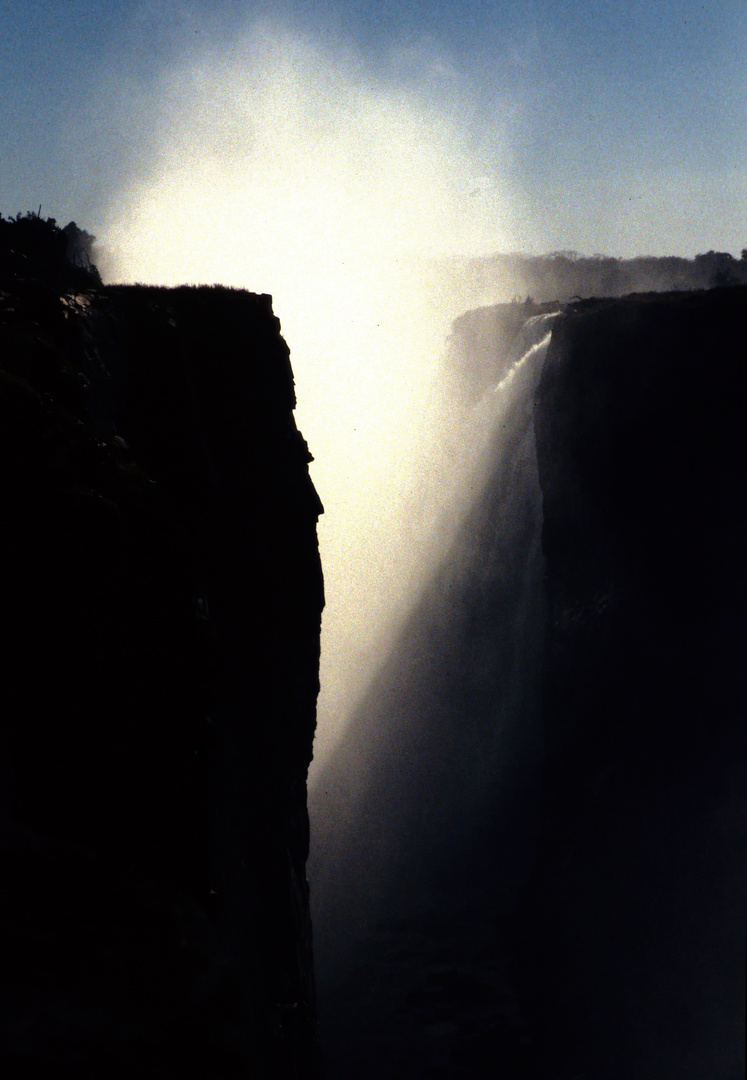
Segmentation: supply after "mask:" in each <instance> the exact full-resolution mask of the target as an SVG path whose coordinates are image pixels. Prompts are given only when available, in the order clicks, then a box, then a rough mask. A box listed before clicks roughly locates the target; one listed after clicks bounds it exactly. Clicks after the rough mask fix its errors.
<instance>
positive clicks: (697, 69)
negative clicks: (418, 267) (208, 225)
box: [0, 0, 747, 255]
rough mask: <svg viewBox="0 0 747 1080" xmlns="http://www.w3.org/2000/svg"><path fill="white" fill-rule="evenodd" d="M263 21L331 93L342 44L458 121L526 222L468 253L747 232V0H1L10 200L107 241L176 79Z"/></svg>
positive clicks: (663, 244) (684, 250)
mask: <svg viewBox="0 0 747 1080" xmlns="http://www.w3.org/2000/svg"><path fill="white" fill-rule="evenodd" d="M257 24H260V25H261V26H263V28H264V30H265V31H266V32H269V33H270V34H271V35H272V33H273V32H274V30H275V29H276V28H282V30H283V32H284V33H285V34H289V35H291V37H292V38H294V39H296V38H299V39H302V40H304V41H305V42H306V43H307V45H309V44H310V46H311V47H313V48H314V49H317V50H322V52H323V57H322V58H321V59H320V58H319V56H318V55H317V57H316V60H317V62H318V64H319V69H318V80H319V83H320V85H321V86H322V87H324V85H325V83H326V84H328V89H327V92H328V94H329V96H330V97H331V98H333V97H334V95H335V92H336V81H335V77H334V66H335V63H336V58H337V57H339V58H341V61H342V63H343V64H344V66H345V79H346V85H348V86H349V85H350V84H351V83H352V84H355V82H356V80H358V83H359V86H360V87H361V88H365V87H366V86H367V84H368V83H371V84H373V83H375V84H376V85H377V87H379V88H381V87H382V86H384V87H392V88H396V93H397V94H405V95H407V94H410V95H415V96H414V98H412V99H411V101H410V106H411V107H417V101H423V102H425V104H426V105H428V104H430V105H434V106H437V108H438V109H439V115H440V116H441V117H443V116H446V117H447V118H448V123H449V124H454V125H456V126H457V127H458V129H459V131H460V133H461V135H462V136H463V137H464V140H466V142H465V144H464V145H466V143H468V144H469V153H470V154H471V158H470V160H471V163H472V168H471V169H468V170H467V171H468V172H473V173H475V174H476V175H469V176H465V177H464V184H465V185H466V187H468V188H469V192H468V194H469V195H470V196H471V197H472V200H473V203H474V204H475V206H476V207H477V208H478V213H480V212H481V213H482V214H483V217H484V218H487V217H489V215H490V212H491V211H492V209H493V208H492V207H491V206H490V205H488V207H487V209H486V207H485V206H484V205H482V204H484V196H485V195H486V193H488V194H490V192H491V191H492V192H495V190H496V187H497V188H498V189H500V191H501V193H502V197H503V200H504V201H503V204H502V205H503V206H504V217H506V216H508V217H510V218H511V221H510V224H508V225H507V223H506V221H505V220H504V221H502V222H501V223H500V224H496V227H495V242H494V243H493V242H492V238H491V234H490V226H489V223H488V222H487V221H485V222H484V223H483V224H482V225H481V227H480V230H479V232H480V237H479V241H475V242H473V241H474V238H473V241H467V242H466V244H467V246H473V247H478V248H481V249H483V250H484V249H491V248H492V249H500V248H505V247H506V246H512V247H526V248H528V249H530V250H554V249H559V248H574V249H577V250H580V251H583V252H586V253H589V254H591V253H593V252H595V251H606V252H609V253H611V254H621V255H625V254H634V253H673V252H676V253H681V254H690V255H691V254H693V253H695V251H699V250H707V249H708V248H711V247H715V248H717V249H723V250H731V251H733V252H735V253H738V252H739V250H740V248H741V247H742V246H744V245H745V244H747V5H746V4H745V3H744V0H721V2H718V0H711V2H710V3H696V2H694V0H680V2H679V3H677V4H672V3H671V0H626V2H624V3H623V2H622V0H614V2H613V0H534V2H532V0H513V2H511V0H505V2H501V3H499V2H489V0H431V2H428V3H424V2H421V3H408V2H407V0H396V2H395V0H379V2H378V3H371V2H368V0H346V2H344V3H343V2H342V0H315V2H313V3H312V2H311V0H297V2H295V3H294V2H289V3H286V4H282V3H281V4H278V3H272V4H269V3H266V4H263V3H251V2H243V3H239V2H238V0H210V2H209V3H207V2H205V3H200V2H197V3H174V2H172V0H150V2H133V0H0V50H1V53H0V55H1V57H2V59H1V60H0V71H2V84H3V85H2V93H0V114H1V115H2V131H3V154H2V156H1V157H0V211H1V212H3V213H5V214H9V213H14V212H16V211H18V210H25V209H28V208H32V207H33V208H36V207H38V205H39V204H41V205H42V208H43V212H44V213H46V214H49V215H52V216H55V217H57V218H59V219H60V220H65V221H66V220H68V219H70V218H75V219H76V220H77V221H78V222H79V223H81V224H83V225H84V226H85V227H87V228H89V229H90V230H91V231H94V232H96V233H98V234H99V235H101V234H102V233H103V234H105V233H106V229H107V223H108V222H109V221H110V219H111V215H112V209H111V203H112V200H117V199H118V198H119V194H120V191H121V190H122V189H123V188H124V187H127V186H128V185H131V183H132V180H133V177H134V176H136V175H137V176H142V171H143V167H144V159H145V160H147V159H148V158H151V159H152V158H153V157H154V156H155V155H156V154H157V153H158V152H159V151H160V149H161V144H162V143H163V140H164V138H167V137H168V134H169V131H170V127H169V120H168V119H165V111H164V110H165V105H164V102H165V101H168V102H170V103H171V104H172V105H173V103H174V101H173V98H174V95H175V94H176V92H177V91H175V89H174V86H173V84H170V82H169V80H170V79H171V78H172V73H173V72H174V71H175V70H181V71H184V70H185V68H188V67H189V66H190V64H192V63H193V62H194V63H195V64H197V65H203V66H204V65H205V64H206V63H207V60H206V57H210V58H211V63H212V64H213V68H212V70H213V78H214V75H215V70H216V67H215V65H218V70H220V64H221V62H222V60H221V58H222V57H226V56H229V57H232V61H231V62H232V63H233V65H234V72H235V66H236V63H239V62H241V58H239V57H237V54H236V52H235V50H236V42H237V41H239V40H242V39H244V38H245V36H246V34H247V32H248V31H249V30H251V29H252V28H253V27H256V26H257ZM243 59H244V62H246V63H250V62H251V56H247V55H246V53H245V54H244V57H243ZM292 68H293V63H292V58H291V63H290V69H291V70H290V71H289V70H288V69H285V71H284V73H283V74H282V75H281V77H285V78H288V77H290V78H292V75H293V72H292ZM255 89H256V88H255ZM338 89H339V88H338ZM212 92H217V93H218V94H220V92H221V88H220V86H217V87H216V85H215V81H214V82H213V90H212ZM169 95H171V97H169ZM413 101H414V102H415V105H413ZM179 108H182V106H179ZM181 117H182V122H183V110H182V113H181ZM434 122H435V123H436V124H438V122H439V121H438V120H436V121H434ZM308 128H309V130H310V131H311V130H312V129H313V117H312V118H311V119H310V120H309V121H308ZM232 138H233V139H234V140H236V139H240V132H238V133H237V132H234V133H233V135H232ZM412 138H413V139H416V136H412ZM185 142H186V143H189V139H186V140H185V139H184V138H182V140H181V142H180V147H181V152H182V153H183V154H189V153H190V152H194V153H197V154H199V152H200V148H199V146H189V145H185ZM447 144H448V139H445V140H441V141H440V142H438V148H439V152H442V151H443V149H444V146H445V145H447ZM464 145H463V146H462V151H463V150H464ZM460 152H461V151H460ZM328 182H329V181H328ZM224 195H225V198H226V200H227V201H229V202H230V201H231V193H230V192H225V193H224ZM215 197H216V199H217V200H220V197H221V196H220V194H219V193H218V192H216V194H215ZM481 200H482V202H481ZM506 202H507V203H508V204H509V205H508V208H506Z"/></svg>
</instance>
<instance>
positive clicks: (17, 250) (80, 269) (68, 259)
mask: <svg viewBox="0 0 747 1080" xmlns="http://www.w3.org/2000/svg"><path fill="white" fill-rule="evenodd" d="M95 239H96V238H95V237H94V236H91V234H90V233H88V232H86V231H85V229H80V228H78V226H77V225H76V224H75V222H74V221H71V222H70V223H69V224H68V225H65V227H64V228H61V227H60V226H59V225H58V224H57V222H56V221H55V219H54V218H43V217H42V216H41V208H40V210H39V212H34V211H31V210H30V211H27V213H25V214H16V216H15V217H9V218H5V217H3V216H2V214H0V281H2V280H3V279H4V280H6V281H7V280H8V279H10V280H15V281H18V280H24V279H25V280H39V281H45V282H49V283H50V284H54V285H55V286H60V287H62V288H70V289H86V288H91V287H93V286H96V285H100V284H101V276H100V274H99V272H98V270H97V268H96V266H95V264H94V262H93V259H92V255H93V245H94V241H95Z"/></svg>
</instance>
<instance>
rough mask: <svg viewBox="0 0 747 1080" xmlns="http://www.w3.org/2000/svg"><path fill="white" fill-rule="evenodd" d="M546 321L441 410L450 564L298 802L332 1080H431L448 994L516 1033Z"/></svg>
mask: <svg viewBox="0 0 747 1080" xmlns="http://www.w3.org/2000/svg"><path fill="white" fill-rule="evenodd" d="M553 317H554V316H553V315H551V314H545V315H539V316H535V317H534V318H532V319H530V320H528V322H527V323H526V324H525V325H524V327H523V329H522V330H521V332H520V334H519V335H518V337H517V339H516V341H515V343H514V346H513V349H512V352H511V355H510V356H509V358H508V363H507V364H506V366H505V368H504V370H506V374H505V375H504V376H503V377H502V378H501V380H500V382H498V383H497V384H496V385H493V386H490V387H489V388H488V389H487V390H486V391H485V393H484V394H483V395H482V397H481V399H480V400H479V401H478V402H477V403H476V404H474V405H459V404H458V403H456V402H455V403H454V409H455V410H459V416H460V420H459V425H458V439H457V442H458V444H459V447H460V448H461V452H462V459H461V461H460V462H459V465H458V467H455V470H454V473H453V477H454V479H453V480H452V485H451V489H450V490H449V492H448V495H449V500H450V502H451V503H452V506H443V507H442V510H441V515H440V522H441V524H440V526H439V527H440V528H441V529H442V530H445V529H447V525H446V524H445V523H446V522H448V521H450V522H452V532H451V535H450V539H449V543H448V549H447V550H445V551H444V553H443V555H442V557H441V559H440V562H439V564H438V565H437V566H436V567H435V569H434V570H433V571H432V573H431V576H430V580H429V581H428V583H427V584H426V586H425V587H424V589H423V590H422V593H421V595H420V598H419V600H418V602H417V603H416V604H415V605H414V607H413V609H412V610H411V612H410V614H409V616H408V617H407V619H406V621H405V623H404V625H402V626H400V628H399V630H398V633H397V636H396V638H395V639H394V640H392V641H391V642H390V643H389V649H388V655H387V658H386V659H385V661H384V662H383V663H382V665H381V667H380V668H379V670H378V672H377V673H376V675H375V677H374V679H373V680H372V682H371V684H370V685H369V687H368V690H367V692H366V694H365V695H364V697H363V698H362V700H361V701H360V702H359V704H358V706H357V709H356V711H355V714H354V716H353V717H352V719H351V721H350V723H349V726H348V728H347V733H346V736H345V737H344V739H343V740H342V742H341V744H340V746H339V747H338V749H337V752H336V754H335V755H334V757H333V759H332V760H331V762H330V763H329V764H328V765H327V766H326V767H325V769H324V770H323V771H322V773H321V775H320V776H319V778H318V779H317V782H316V783H315V785H314V787H313V789H312V791H311V797H310V812H311V816H312V857H311V861H310V865H309V878H310V882H311V888H312V906H313V918H314V925H315V941H316V945H315V948H316V964H317V981H318V986H319V997H320V1013H321V1023H322V1030H323V1033H324V1031H325V1029H326V1031H327V1034H328V1038H327V1040H326V1042H327V1047H328V1054H329V1055H331V1060H330V1062H329V1068H330V1076H331V1077H332V1078H333V1080H334V1078H335V1077H337V1076H339V1077H343V1076H345V1075H356V1076H359V1077H364V1076H370V1077H371V1078H372V1080H373V1078H374V1077H379V1076H382V1077H383V1076H384V1075H386V1076H387V1077H396V1076H399V1075H402V1076H407V1075H420V1074H421V1072H423V1074H424V1073H425V1071H427V1069H429V1068H431V1067H432V1066H433V1063H434V1062H436V1061H438V1060H439V1058H440V1057H441V1055H442V1054H443V1052H444V1046H442V1045H441V1043H442V1039H441V1036H439V1034H438V1031H439V1029H438V1025H437V1024H436V1025H435V1027H434V1020H435V1018H436V1017H437V1016H438V1015H442V1014H443V1015H446V1013H445V1012H444V1009H445V1007H446V1006H447V1005H448V1009H447V1011H448V1014H449V1016H450V1017H451V1019H450V1020H449V1024H450V1025H452V1026H453V1025H455V1024H456V1026H457V1027H458V1026H459V1024H460V1017H461V1015H462V1012H463V1011H464V1001H462V1000H461V998H460V994H461V995H462V997H464V995H466V998H465V1000H466V999H471V998H470V995H471V997H473V998H475V1000H477V999H479V1000H480V1001H482V1002H483V1004H482V1006H481V1008H482V1009H483V1012H485V1010H487V1011H488V1012H490V1011H491V1010H493V1011H494V1012H495V1016H483V1018H482V1020H481V1021H480V1026H481V1027H483V1028H484V1027H486V1025H487V1027H492V1028H495V1026H496V1024H498V1027H500V1028H504V1027H505V1026H506V1024H510V1023H511V1022H512V1021H511V1007H510V1003H509V1004H507V1001H508V996H507V991H506V989H505V987H506V980H505V974H504V971H503V964H504V960H503V951H502V944H501V940H500V934H498V935H497V936H496V933H497V932H496V921H497V920H500V918H501V917H503V916H505V915H506V914H507V912H508V911H509V910H510V908H511V906H512V903H513V902H514V900H515V896H516V892H517V890H518V888H519V887H520V886H521V883H522V881H523V877H524V875H525V873H526V872H527V870H528V867H529V863H530V859H531V855H532V850H533V843H534V837H535V831H536V827H537V815H538V788H539V779H538V770H539V762H540V757H541V735H540V725H539V715H538V704H539V702H538V693H539V684H540V664H541V659H542V647H543V627H544V606H543V595H542V570H543V564H542V554H541V526H542V501H541V494H540V490H539V483H538V478H537V466H536V455H535V450H534V432H533V425H532V411H533V399H534V391H535V388H536V384H537V380H538V378H539V374H540V372H541V368H542V361H543V359H544V356H545V352H546V350H547V345H548V343H549V340H550V334H551V325H552V319H553ZM438 434H439V433H438V432H435V433H434V436H435V438H436V439H437V438H438ZM441 488H442V489H443V484H442V485H441ZM457 489H459V490H457ZM454 506H457V507H458V513H457V516H458V521H457V522H456V523H454V511H453V507H454ZM434 520H439V519H438V515H436V517H435V518H434ZM465 980H466V982H465ZM459 987H461V990H460V989H459ZM470 988H471V989H470ZM455 995H456V996H455ZM439 1010H441V1012H439ZM434 1032H435V1034H434ZM451 1034H452V1038H451V1042H450V1043H449V1046H450V1047H451V1049H450V1050H449V1052H450V1053H451V1052H456V1050H455V1043H454V1038H453V1035H454V1032H452V1033H451ZM458 1041H459V1039H458V1038H457V1042H458ZM460 1053H462V1054H464V1053H466V1054H467V1056H469V1048H468V1047H466V1048H465V1047H464V1046H462V1047H461V1051H460ZM385 1063H386V1064H385Z"/></svg>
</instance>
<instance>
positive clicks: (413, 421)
mask: <svg viewBox="0 0 747 1080" xmlns="http://www.w3.org/2000/svg"><path fill="white" fill-rule="evenodd" d="M390 69H391V70H390V71H389V72H388V73H387V74H386V75H382V74H381V73H380V72H379V73H374V72H372V71H371V70H369V69H368V68H367V67H366V65H364V63H363V62H362V60H361V58H360V57H359V56H358V55H357V54H356V53H355V52H354V51H353V50H351V49H347V48H342V47H340V46H339V45H337V46H336V47H335V49H334V50H332V49H330V48H329V47H326V46H324V45H322V44H320V43H319V42H315V41H312V40H311V39H309V38H308V37H304V36H302V35H300V34H298V33H293V32H290V31H289V30H287V29H279V28H277V27H268V26H258V25H255V26H253V27H251V28H249V29H247V30H246V31H245V33H243V35H241V36H240V37H239V38H238V39H234V40H233V41H232V43H231V44H230V45H227V44H226V45H222V46H216V45H213V46H211V47H210V48H204V49H203V50H202V51H201V53H200V55H199V56H195V55H194V53H192V54H190V56H189V58H185V59H183V60H182V61H181V62H178V63H174V64H173V66H171V67H170V69H169V71H168V72H167V73H166V74H164V75H163V76H162V77H161V78H160V80H158V81H157V83H156V85H154V86H153V87H151V88H150V91H149V92H145V91H144V90H143V89H142V88H140V90H139V91H138V93H136V94H134V96H133V99H134V100H136V101H137V102H139V104H137V105H136V106H135V107H136V108H137V109H140V110H141V111H142V117H141V120H142V126H143V130H144V131H147V136H144V138H145V139H146V147H147V149H148V153H147V155H146V157H145V158H142V156H141V158H140V159H139V160H138V161H137V163H133V164H132V166H131V168H130V170H129V172H128V177H127V180H126V181H125V182H124V183H123V184H122V185H121V188H120V190H118V191H117V192H116V193H115V197H113V198H112V200H111V202H110V206H109V210H108V214H107V221H106V226H105V228H104V229H103V230H100V231H101V232H102V233H103V241H104V245H103V246H104V251H103V253H102V258H101V259H100V262H101V263H102V266H103V271H104V274H105V276H106V277H107V278H108V279H109V280H118V281H147V282H153V283H158V284H166V285H172V284H177V283H182V282H185V281H188V282H189V281H191V282H216V283H221V284H226V285H234V286H239V287H242V288H247V289H249V290H253V291H257V292H268V293H271V294H272V296H273V303H274V310H275V312H276V314H277V315H278V316H279V318H280V320H281V324H282V329H283V333H284V335H285V337H286V339H287V341H288V343H289V345H290V347H291V353H292V355H291V359H292V363H293V368H294V373H295V377H296V386H297V396H298V409H297V413H296V416H297V421H298V425H299V427H300V429H301V430H302V432H303V434H304V435H305V437H306V438H307V440H308V442H309V444H310V447H311V451H312V453H313V455H314V458H315V462H314V464H313V466H312V475H313V479H314V481H315V484H316V486H317V488H318V490H319V493H320V495H321V498H322V501H323V503H324V505H325V510H326V512H325V515H324V517H323V519H322V521H321V523H320V545H321V551H322V560H323V566H324V573H325V580H326V595H327V607H326V610H325V615H324V621H323V628H322V667H321V684H322V690H321V696H320V701H319V725H318V733H317V740H316V745H315V760H314V763H313V765H312V772H311V781H312V783H313V781H314V777H315V776H316V775H317V774H318V770H319V769H321V768H322V767H323V766H324V763H325V762H326V761H327V760H328V758H329V756H330V754H331V753H332V751H333V749H334V746H335V744H336V743H337V741H338V740H339V738H340V736H341V734H342V731H343V730H344V725H345V721H346V718H347V717H348V716H349V715H350V714H351V712H352V711H353V709H354V706H355V704H356V701H358V700H359V699H360V697H361V695H362V694H363V693H364V692H365V690H366V687H367V685H368V683H369V682H370V680H371V678H372V676H373V673H374V672H375V670H376V668H377V666H378V665H379V664H380V663H381V661H382V659H383V657H384V656H385V654H386V650H387V643H388V642H389V640H391V638H392V635H393V634H394V633H395V632H396V629H397V626H399V625H401V623H402V621H403V619H404V618H405V617H406V615H407V613H408V611H409V610H411V607H412V604H413V602H414V599H415V597H416V596H417V594H418V590H419V589H420V588H421V587H422V585H423V583H424V581H425V580H426V579H427V576H428V573H429V571H430V570H431V569H432V567H433V566H434V565H435V564H436V562H437V561H438V559H439V558H440V557H441V556H442V555H443V552H444V550H445V547H446V546H447V545H448V541H449V536H450V535H451V534H452V533H453V529H454V528H455V527H456V524H457V522H458V520H459V518H460V515H461V513H462V512H463V507H464V505H465V500H467V499H468V492H465V491H464V490H463V489H464V485H465V483H466V480H467V477H472V479H471V481H470V482H471V483H473V484H474V477H473V476H472V468H471V463H470V461H469V460H468V455H465V448H464V447H463V446H462V445H461V441H460V432H459V430H458V426H455V424H454V421H453V413H454V409H453V404H452V402H451V400H450V395H451V394H452V392H453V390H454V387H453V384H452V383H451V382H450V381H449V380H448V379H447V378H446V377H445V376H444V374H443V372H442V370H441V367H440V363H439V361H440V358H441V357H442V354H443V351H444V343H445V340H446V337H447V334H448V331H449V326H450V323H451V321H452V319H453V318H454V317H455V316H457V315H458V314H460V313H461V312H462V311H463V310H464V309H465V307H467V306H469V305H470V303H472V304H474V303H475V302H476V301H480V300H483V301H485V302H489V301H495V300H497V299H501V297H500V296H499V295H496V290H495V283H493V285H492V288H493V291H492V292H491V295H490V296H489V297H477V296H473V295H470V294H469V293H468V291H466V286H465V285H464V280H465V278H464V276H463V275H462V276H460V274H459V273H458V271H457V270H455V268H456V267H457V266H458V257H459V256H469V255H475V254H483V253H486V252H488V251H492V250H496V249H498V248H504V249H505V248H506V247H507V246H511V244H512V242H513V240H514V236H513V234H512V230H511V226H510V222H511V221H512V220H514V219H515V217H516V213H517V211H516V207H515V205H514V204H513V202H512V200H511V198H510V197H509V193H508V186H507V182H506V180H505V177H506V175H507V173H508V164H507V155H506V151H505V149H500V148H499V147H498V146H497V143H496V144H494V145H493V146H491V147H490V148H489V149H490V153H491V155H492V157H491V161H490V165H486V161H485V155H484V154H481V153H480V152H479V151H478V149H476V147H475V142H474V140H473V139H472V138H471V136H470V130H469V123H468V121H467V120H465V119H464V116H465V114H468V113H469V108H467V107H466V105H465V103H466V102H467V97H468V95H467V90H466V88H465V85H464V84H463V82H462V81H461V80H460V79H459V77H458V76H457V75H456V74H455V73H454V72H453V70H451V69H450V68H449V67H448V65H446V64H445V63H444V62H443V60H442V58H439V57H435V56H434V55H433V54H429V55H427V56H424V55H422V54H414V53H411V54H410V55H409V56H407V57H405V58H404V59H403V57H402V56H399V57H395V58H394V59H393V60H392V63H391V65H390ZM418 83H419V84H420V88H418V87H417V86H416V84H418ZM423 86H427V87H429V89H427V90H424V89H422V87H423ZM467 104H468V103H467ZM496 170H497V172H496ZM460 507H461V509H460Z"/></svg>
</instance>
